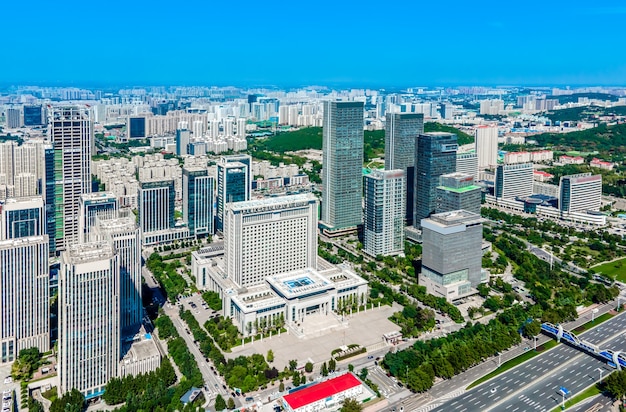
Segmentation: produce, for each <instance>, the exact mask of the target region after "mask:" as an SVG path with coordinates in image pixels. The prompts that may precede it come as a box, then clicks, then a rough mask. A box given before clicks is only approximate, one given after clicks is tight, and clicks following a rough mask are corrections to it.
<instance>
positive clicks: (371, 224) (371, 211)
mask: <svg viewBox="0 0 626 412" xmlns="http://www.w3.org/2000/svg"><path fill="white" fill-rule="evenodd" d="M405 173H406V171H405V170H402V169H396V170H373V171H372V173H370V174H369V175H366V176H365V177H364V182H363V185H364V186H365V211H364V213H363V217H364V219H363V220H364V225H363V236H364V245H363V246H364V250H365V253H367V254H368V255H370V256H378V255H383V256H388V255H397V254H399V253H402V252H403V251H404V223H405V213H406V177H405Z"/></svg>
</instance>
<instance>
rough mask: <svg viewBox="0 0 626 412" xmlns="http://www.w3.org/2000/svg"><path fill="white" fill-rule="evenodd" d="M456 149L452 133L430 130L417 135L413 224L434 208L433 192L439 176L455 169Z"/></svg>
mask: <svg viewBox="0 0 626 412" xmlns="http://www.w3.org/2000/svg"><path fill="white" fill-rule="evenodd" d="M457 148H458V144H457V136H456V135H455V134H452V133H444V132H432V133H424V134H421V135H419V137H418V139H417V149H416V156H417V160H416V162H415V208H414V212H413V222H414V225H415V226H416V227H418V226H419V224H420V222H421V220H422V219H424V218H427V217H428V216H430V214H431V213H433V212H434V211H435V204H436V201H435V200H436V193H435V192H436V189H437V186H439V177H440V176H441V175H445V174H448V173H454V172H455V171H456V151H457Z"/></svg>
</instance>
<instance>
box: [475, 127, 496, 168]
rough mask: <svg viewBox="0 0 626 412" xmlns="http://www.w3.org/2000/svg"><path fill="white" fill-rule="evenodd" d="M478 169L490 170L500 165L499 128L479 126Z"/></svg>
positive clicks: (477, 129)
mask: <svg viewBox="0 0 626 412" xmlns="http://www.w3.org/2000/svg"><path fill="white" fill-rule="evenodd" d="M474 136H475V146H476V154H477V155H478V167H479V168H480V169H489V168H493V167H496V165H497V164H498V128H497V127H496V126H478V127H477V128H476V133H475V135H474Z"/></svg>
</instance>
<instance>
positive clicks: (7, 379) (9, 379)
mask: <svg viewBox="0 0 626 412" xmlns="http://www.w3.org/2000/svg"><path fill="white" fill-rule="evenodd" d="M12 382H13V378H12V377H10V376H7V377H6V378H4V383H12Z"/></svg>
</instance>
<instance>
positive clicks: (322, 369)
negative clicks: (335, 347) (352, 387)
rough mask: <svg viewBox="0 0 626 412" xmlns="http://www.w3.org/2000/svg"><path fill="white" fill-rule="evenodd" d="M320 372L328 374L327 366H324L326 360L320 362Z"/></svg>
mask: <svg viewBox="0 0 626 412" xmlns="http://www.w3.org/2000/svg"><path fill="white" fill-rule="evenodd" d="M320 373H321V374H322V376H328V366H326V362H324V363H322V368H321V369H320Z"/></svg>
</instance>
